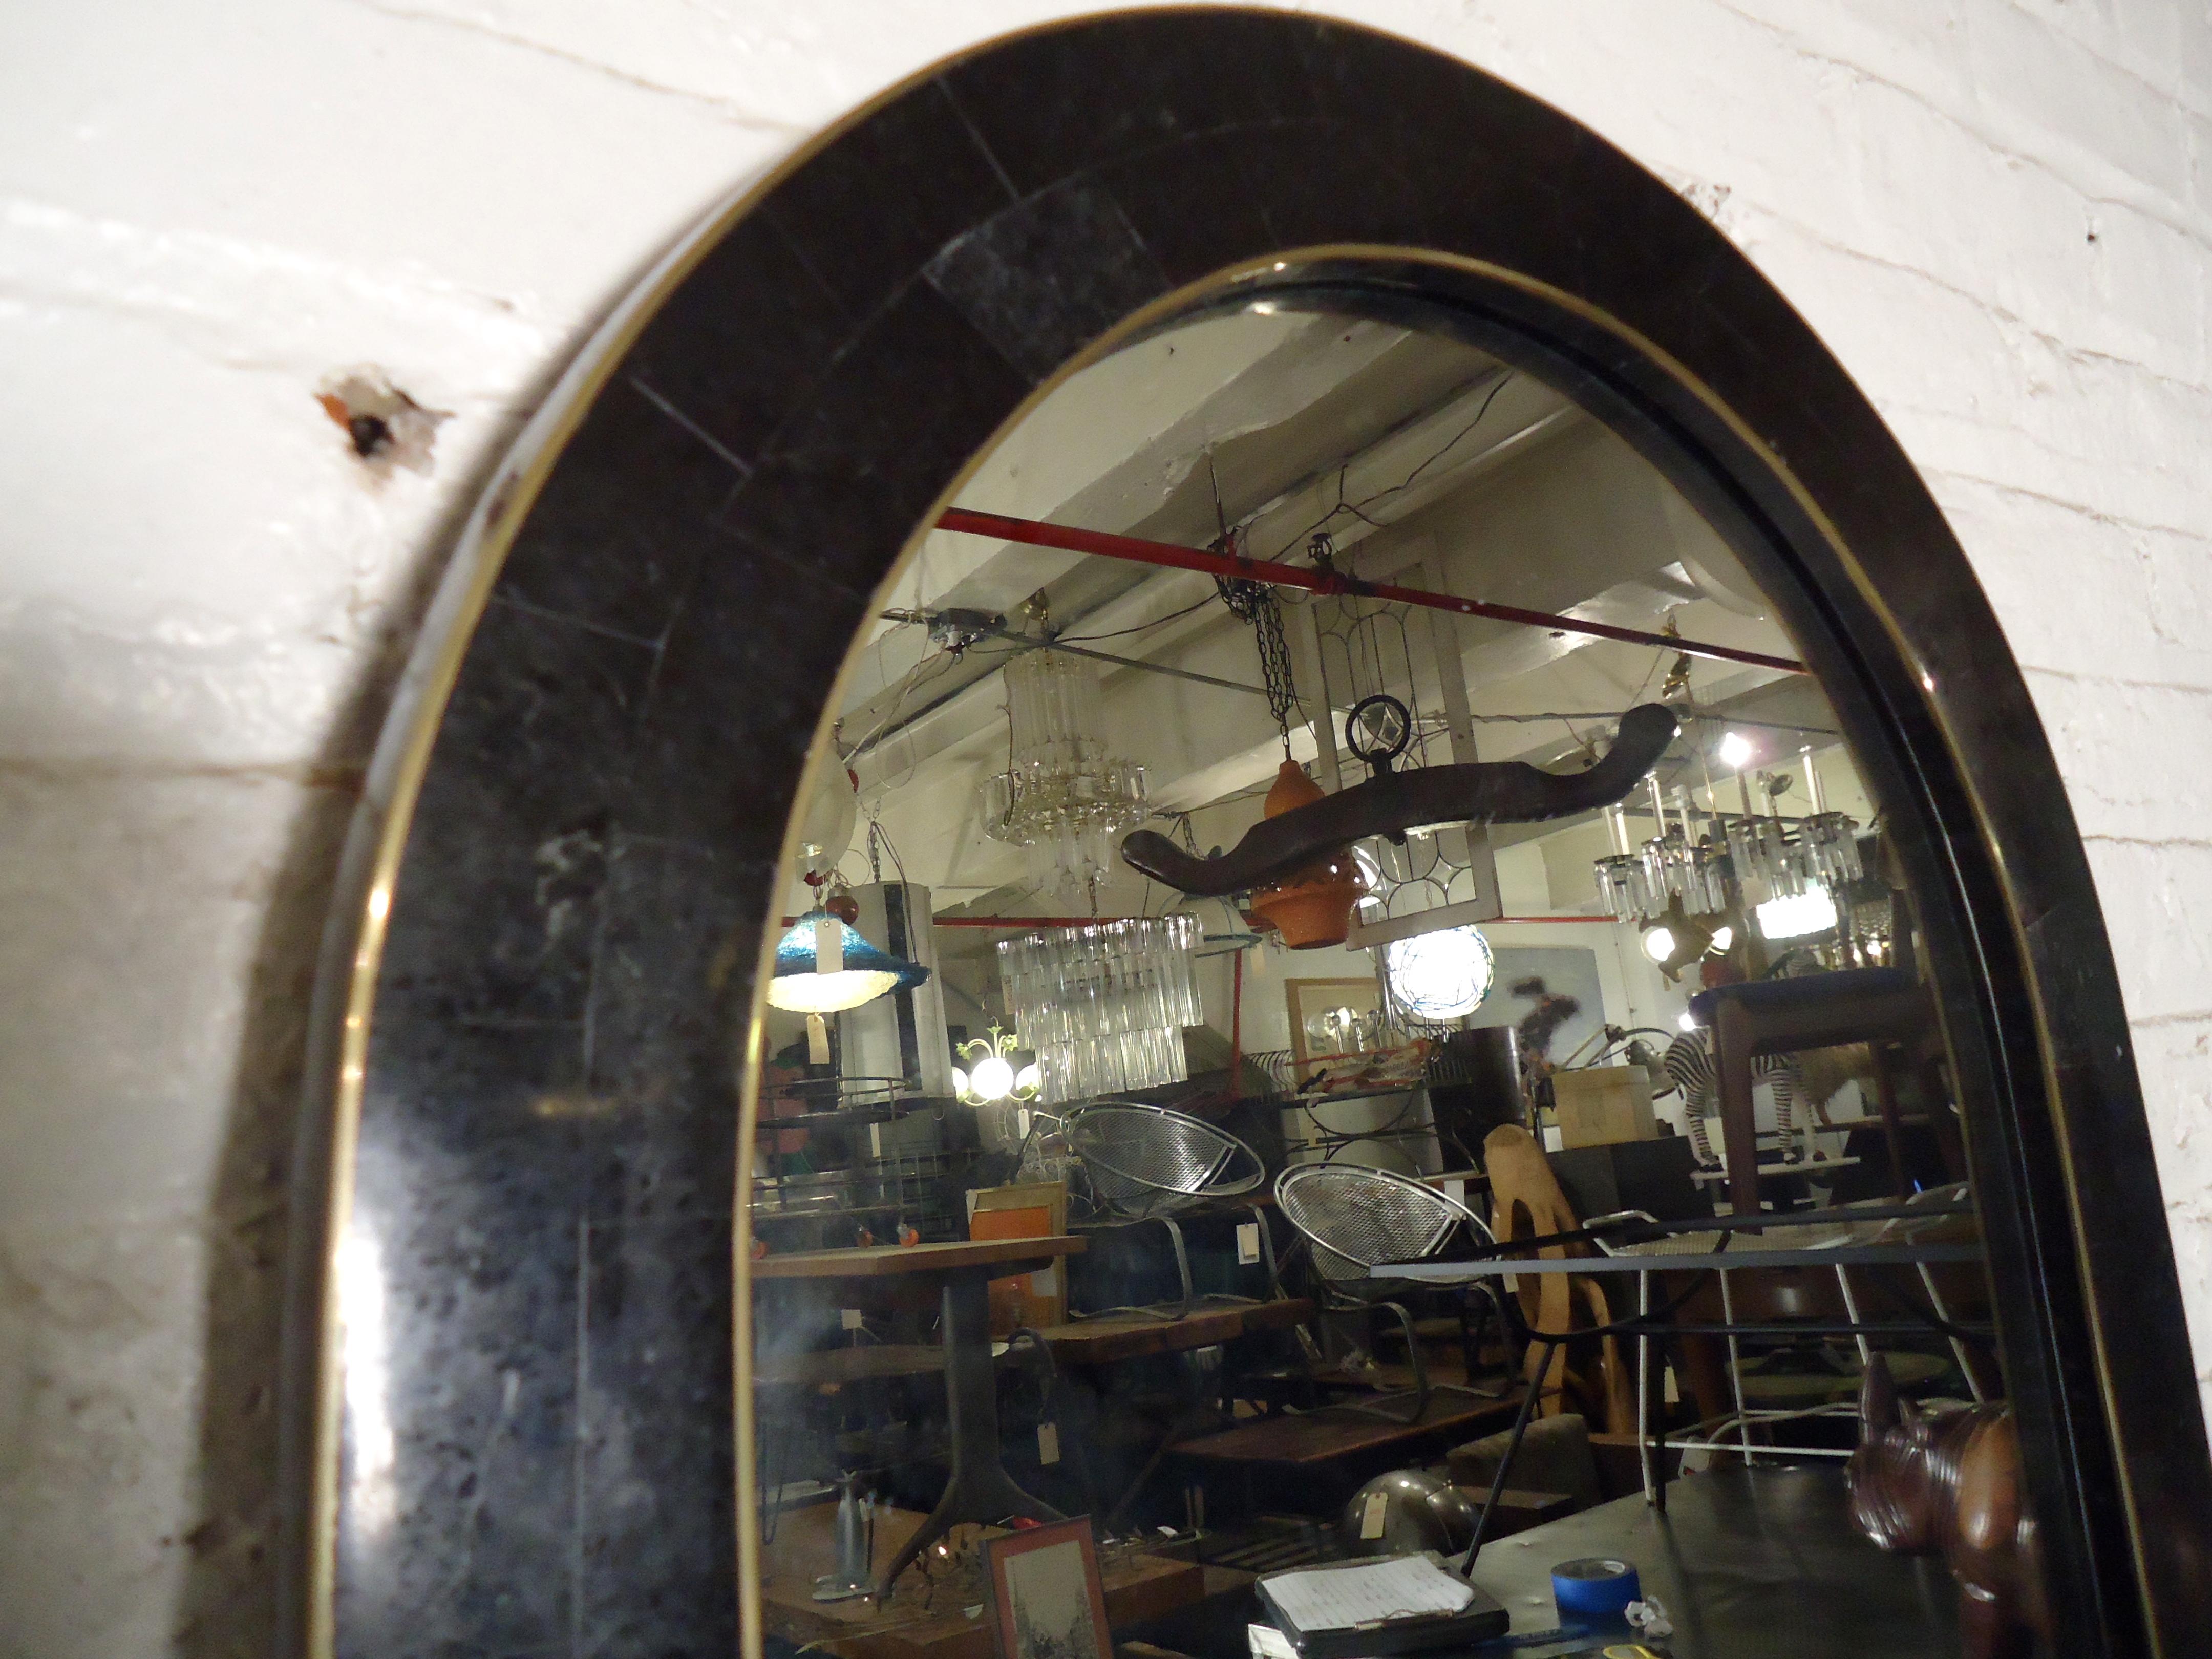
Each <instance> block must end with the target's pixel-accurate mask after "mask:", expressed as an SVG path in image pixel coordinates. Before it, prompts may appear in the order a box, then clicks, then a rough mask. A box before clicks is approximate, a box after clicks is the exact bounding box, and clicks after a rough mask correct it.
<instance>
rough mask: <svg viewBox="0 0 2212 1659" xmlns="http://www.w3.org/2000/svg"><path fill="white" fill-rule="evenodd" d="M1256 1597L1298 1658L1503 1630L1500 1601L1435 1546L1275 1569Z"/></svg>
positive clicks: (1385, 1650) (1349, 1656)
mask: <svg viewBox="0 0 2212 1659" xmlns="http://www.w3.org/2000/svg"><path fill="white" fill-rule="evenodd" d="M1259 1592H1260V1601H1261V1605H1262V1606H1264V1607H1266V1608H1267V1611H1268V1613H1270V1614H1271V1615H1272V1616H1273V1619H1274V1621H1275V1624H1276V1626H1277V1627H1278V1628H1279V1629H1280V1630H1281V1632H1283V1634H1284V1635H1285V1636H1286V1637H1288V1638H1290V1641H1291V1646H1292V1647H1294V1648H1296V1649H1297V1651H1298V1653H1299V1655H1300V1656H1301V1659H1370V1656H1385V1655H1392V1654H1400V1653H1415V1652H1419V1651H1420V1650H1423V1649H1425V1648H1437V1647H1463V1646H1465V1645H1467V1644H1469V1643H1472V1642H1480V1641H1484V1640H1486V1639H1487V1638H1490V1637H1492V1636H1497V1635H1500V1634H1502V1633H1504V1630H1505V1628H1506V1626H1507V1625H1508V1623H1509V1622H1510V1620H1508V1618H1507V1616H1506V1612H1505V1609H1504V1607H1500V1606H1499V1605H1498V1603H1497V1602H1496V1601H1493V1600H1492V1598H1491V1597H1490V1596H1489V1595H1486V1594H1485V1593H1484V1592H1483V1591H1482V1590H1481V1589H1479V1588H1478V1587H1476V1586H1475V1585H1473V1584H1470V1583H1468V1582H1467V1580H1465V1579H1464V1578H1462V1577H1460V1576H1459V1575H1458V1574H1457V1573H1455V1572H1454V1571H1451V1570H1450V1569H1449V1568H1448V1567H1446V1566H1445V1565H1443V1560H1442V1559H1441V1558H1440V1557H1438V1556H1437V1555H1436V1554H1435V1553H1422V1554H1419V1555H1389V1556H1378V1557H1372V1558H1369V1559H1364V1560H1358V1561H1346V1562H1340V1563H1338V1564H1336V1565H1331V1566H1324V1567H1301V1568H1299V1569H1297V1570H1296V1571H1291V1572H1279V1573H1274V1574H1272V1575H1270V1576H1269V1577H1265V1578H1262V1579H1261V1581H1260V1583H1259Z"/></svg>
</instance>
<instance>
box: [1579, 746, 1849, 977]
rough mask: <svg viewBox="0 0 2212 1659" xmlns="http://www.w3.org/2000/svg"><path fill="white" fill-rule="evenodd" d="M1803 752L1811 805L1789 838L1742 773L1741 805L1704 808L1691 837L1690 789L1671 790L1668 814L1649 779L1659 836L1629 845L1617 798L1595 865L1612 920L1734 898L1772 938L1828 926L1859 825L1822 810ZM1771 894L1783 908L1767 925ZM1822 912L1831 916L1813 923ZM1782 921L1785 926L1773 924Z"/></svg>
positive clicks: (1695, 908) (1717, 907)
mask: <svg viewBox="0 0 2212 1659" xmlns="http://www.w3.org/2000/svg"><path fill="white" fill-rule="evenodd" d="M1800 755H1801V758H1802V761H1803V763H1804V770H1805V777H1806V781H1807V788H1808V792H1809V793H1810V794H1811V796H1812V801H1813V810H1812V811H1811V812H1809V813H1808V814H1807V815H1806V816H1805V817H1802V818H1801V819H1799V820H1798V821H1797V825H1796V830H1797V832H1796V835H1795V836H1791V835H1790V833H1789V832H1788V830H1787V829H1785V828H1784V824H1783V822H1782V820H1781V819H1780V818H1778V817H1772V816H1771V815H1766V814H1761V813H1759V812H1755V811H1753V810H1752V802H1751V786H1750V783H1749V781H1747V778H1746V776H1745V775H1744V774H1743V773H1741V772H1739V773H1738V774H1737V778H1738V781H1739V785H1740V787H1741V789H1742V792H1743V811H1742V812H1741V814H1733V813H1731V814H1723V813H1720V812H1713V813H1711V814H1709V815H1708V828H1707V829H1706V830H1705V833H1704V834H1702V835H1700V836H1698V837H1697V838H1696V839H1694V840H1693V839H1692V808H1691V804H1690V799H1689V794H1688V792H1687V791H1686V790H1680V789H1678V790H1676V791H1675V792H1674V813H1673V817H1672V821H1671V822H1670V821H1669V817H1668V809H1667V805H1666V801H1665V799H1664V797H1663V796H1662V793H1661V792H1660V788H1659V783H1658V780H1657V779H1656V778H1652V779H1647V780H1646V785H1647V787H1649V788H1650V792H1651V812H1652V816H1653V817H1654V819H1655V821H1656V823H1657V825H1658V830H1659V833H1658V834H1657V835H1656V836H1652V837H1651V838H1650V840H1649V841H1646V842H1644V845H1643V846H1642V847H1641V848H1632V846H1631V844H1630V841H1629V835H1628V820H1627V815H1626V812H1624V811H1622V810H1621V809H1620V807H1617V806H1616V807H1613V808H1612V809H1611V810H1610V811H1608V812H1607V823H1608V825H1609V827H1610V829H1611V830H1612V837H1613V852H1612V853H1611V854H1608V855H1607V857H1604V858H1601V859H1599V860H1596V865H1595V873H1596V877H1597V891H1598V899H1599V902H1601V904H1603V905H1604V907H1605V908H1606V911H1607V914H1609V915H1612V916H1613V919H1614V920H1615V921H1626V922H1636V923H1648V922H1652V921H1656V920H1658V919H1659V918H1661V917H1662V916H1663V915H1666V914H1667V912H1668V909H1669V908H1670V907H1671V906H1672V905H1673V904H1674V903H1675V902H1677V901H1679V902H1680V905H1681V907H1682V908H1683V909H1684V910H1685V911H1686V912H1688V913H1692V914H1705V915H1718V914H1720V913H1721V912H1722V911H1723V910H1724V909H1726V908H1728V907H1729V902H1730V901H1731V899H1732V898H1740V900H1741V902H1743V903H1744V904H1745V905H1746V906H1747V907H1748V908H1753V909H1756V910H1757V912H1758V914H1759V918H1760V931H1761V932H1762V933H1765V934H1766V935H1767V936H1768V937H1769V938H1773V939H1779V938H1785V937H1796V936H1798V935H1801V934H1803V933H1811V932H1820V931H1824V929H1825V928H1826V927H1833V926H1834V925H1835V923H1834V916H1835V914H1836V910H1835V895H1836V893H1837V892H1838V890H1841V889H1842V888H1844V887H1845V886H1846V885H1848V884H1850V883H1851V882H1854V881H1857V880H1858V879H1859V878H1861V877H1862V876H1863V875H1864V873H1865V866H1864V863H1863V860H1861V858H1860V856H1859V843H1858V824H1857V821H1856V820H1854V819H1853V818H1851V817H1850V815H1848V814H1847V813H1843V812H1833V811H1829V810H1828V806H1827V801H1826V796H1825V793H1824V792H1823V790H1822V787H1821V783H1820V773H1819V771H1818V770H1817V769H1815V768H1814V765H1813V751H1812V750H1811V748H1810V747H1809V746H1808V747H1807V748H1805V749H1804V750H1801V751H1800ZM1731 880H1733V883H1734V886H1735V892H1734V894H1731V892H1730V891H1729V884H1730V882H1731ZM1777 902H1780V903H1781V904H1783V905H1784V908H1783V909H1777V910H1775V911H1773V912H1772V915H1773V918H1774V921H1775V927H1769V926H1768V925H1767V921H1768V915H1769V911H1768V908H1767V907H1768V906H1770V905H1772V904H1776V903H1777ZM1785 915H1786V916H1787V918H1788V920H1787V921H1786V922H1785V921H1784V916H1785ZM1823 915H1825V916H1826V917H1827V918H1828V920H1827V921H1826V922H1824V923H1818V924H1817V925H1816V919H1817V918H1818V917H1820V916H1823ZM1785 926H1786V927H1787V928H1788V932H1786V933H1784V932H1778V931H1776V929H1777V928H1778V927H1785Z"/></svg>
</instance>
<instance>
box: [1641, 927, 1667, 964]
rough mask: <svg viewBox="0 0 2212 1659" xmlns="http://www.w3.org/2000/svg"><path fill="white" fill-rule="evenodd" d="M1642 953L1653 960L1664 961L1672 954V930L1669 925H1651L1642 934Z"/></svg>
mask: <svg viewBox="0 0 2212 1659" xmlns="http://www.w3.org/2000/svg"><path fill="white" fill-rule="evenodd" d="M1644 955H1645V956H1647V957H1650V958H1651V960H1652V961H1654V962H1664V961H1666V960H1667V958H1668V957H1671V956H1673V955H1674V929H1673V928H1671V927H1652V928H1649V929H1646V930H1645V932H1644Z"/></svg>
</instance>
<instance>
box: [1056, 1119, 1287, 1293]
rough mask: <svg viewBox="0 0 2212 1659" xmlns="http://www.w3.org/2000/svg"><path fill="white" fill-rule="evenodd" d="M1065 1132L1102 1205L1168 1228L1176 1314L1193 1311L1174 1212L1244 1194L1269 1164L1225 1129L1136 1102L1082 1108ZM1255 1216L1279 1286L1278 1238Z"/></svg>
mask: <svg viewBox="0 0 2212 1659" xmlns="http://www.w3.org/2000/svg"><path fill="white" fill-rule="evenodd" d="M1061 1133H1062V1136H1063V1138H1064V1139H1065V1140H1066V1146H1067V1149H1068V1151H1069V1152H1073V1154H1074V1155H1075V1156H1076V1158H1078V1159H1079V1160H1080V1161H1081V1163H1082V1165H1083V1170H1084V1173H1085V1175H1086V1176H1088V1177H1089V1178H1090V1182H1091V1193H1092V1194H1093V1196H1094V1197H1095V1198H1096V1199H1097V1202H1098V1206H1099V1208H1100V1209H1101V1210H1103V1212H1105V1213H1106V1214H1107V1215H1108V1216H1109V1217H1110V1218H1113V1219H1114V1220H1115V1221H1119V1222H1133V1221H1157V1222H1158V1223H1159V1224H1160V1225H1162V1226H1164V1227H1165V1228H1166V1229H1167V1234H1168V1239H1169V1242H1170V1243H1171V1244H1172V1245H1173V1246H1174V1248H1175V1259H1176V1273H1178V1274H1179V1275H1180V1277H1181V1279H1182V1305H1181V1306H1180V1307H1179V1308H1177V1309H1176V1318H1178V1319H1180V1318H1181V1317H1182V1316H1183V1315H1184V1314H1187V1313H1188V1312H1189V1311H1190V1304H1191V1302H1192V1300H1193V1296H1192V1289H1191V1279H1190V1257H1189V1255H1188V1252H1187V1251H1186V1250H1185V1249H1184V1248H1183V1240H1182V1228H1181V1227H1179V1226H1178V1225H1176V1220H1175V1218H1176V1215H1178V1214H1180V1213H1182V1212H1186V1211H1188V1210H1192V1209H1195V1208H1197V1207H1198V1206H1201V1205H1206V1204H1213V1203H1218V1202H1220V1201H1222V1200H1226V1199H1234V1198H1242V1197H1243V1195H1244V1194H1247V1193H1249V1192H1250V1191H1252V1190H1253V1188H1255V1187H1258V1186H1259V1185H1260V1184H1261V1182H1264V1181H1265V1180H1266V1179H1267V1165H1265V1164H1262V1163H1261V1161H1260V1155H1259V1154H1258V1153H1257V1152H1254V1151H1253V1150H1252V1149H1251V1148H1250V1147H1249V1146H1246V1145H1245V1144H1244V1143H1243V1141H1241V1140H1239V1139H1237V1137H1236V1136H1235V1135H1232V1134H1231V1133H1229V1132H1228V1131H1227V1130H1225V1129H1222V1128H1218V1127H1215V1126H1214V1125H1213V1124H1211V1123H1208V1122H1206V1121H1204V1120H1203V1119H1200V1118H1195V1117H1191V1116H1188V1115H1186V1114H1184V1113H1182V1112H1171V1111H1170V1110H1169V1109H1167V1108H1165V1107H1164V1106H1147V1105H1144V1104H1141V1103H1138V1102H1134V1101H1120V1100H1109V1101H1102V1102H1100V1103H1098V1104H1097V1105H1095V1106H1085V1107H1083V1108H1081V1109H1079V1110H1078V1111H1076V1112H1075V1113H1074V1114H1073V1115H1071V1116H1070V1117H1069V1118H1068V1119H1067V1121H1066V1125H1065V1127H1064V1128H1063V1129H1062V1131H1061ZM1254 1219H1255V1220H1256V1221H1259V1222H1260V1240H1261V1248H1262V1249H1263V1250H1264V1252H1265V1253H1266V1257H1267V1283H1268V1285H1269V1287H1270V1289H1271V1291H1274V1292H1275V1293H1279V1291H1280V1286H1279V1285H1278V1283H1277V1281H1276V1278H1275V1261H1274V1245H1273V1240H1272V1239H1271V1238H1270V1237H1269V1236H1268V1233H1267V1224H1266V1221H1265V1219H1264V1218H1261V1217H1260V1216H1258V1215H1257V1214H1256V1213H1255V1217H1254Z"/></svg>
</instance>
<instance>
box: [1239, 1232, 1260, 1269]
mask: <svg viewBox="0 0 2212 1659" xmlns="http://www.w3.org/2000/svg"><path fill="white" fill-rule="evenodd" d="M1259 1259H1260V1224H1259V1223H1258V1222H1256V1221H1247V1222H1243V1223H1242V1224H1240V1225H1238V1227H1237V1266H1238V1267H1250V1266H1251V1265H1252V1264H1253V1263H1254V1262H1255V1261H1258V1260H1259Z"/></svg>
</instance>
